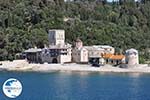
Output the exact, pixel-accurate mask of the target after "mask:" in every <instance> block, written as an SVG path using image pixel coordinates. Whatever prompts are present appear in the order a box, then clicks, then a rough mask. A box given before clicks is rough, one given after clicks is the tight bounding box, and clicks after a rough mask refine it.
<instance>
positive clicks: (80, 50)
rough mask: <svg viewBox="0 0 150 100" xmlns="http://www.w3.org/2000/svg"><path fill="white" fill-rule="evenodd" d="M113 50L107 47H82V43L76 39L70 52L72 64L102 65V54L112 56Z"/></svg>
mask: <svg viewBox="0 0 150 100" xmlns="http://www.w3.org/2000/svg"><path fill="white" fill-rule="evenodd" d="M114 52H115V49H114V48H113V47H111V46H108V45H94V46H83V42H82V41H81V40H80V39H77V40H76V42H75V48H74V49H73V50H72V58H73V61H74V62H77V63H79V62H80V63H82V62H90V63H99V64H104V63H105V61H104V59H103V55H104V54H114ZM83 58H84V59H83Z"/></svg>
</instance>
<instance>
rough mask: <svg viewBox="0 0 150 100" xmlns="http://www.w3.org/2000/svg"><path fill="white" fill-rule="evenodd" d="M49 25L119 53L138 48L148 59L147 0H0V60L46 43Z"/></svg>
mask: <svg viewBox="0 0 150 100" xmlns="http://www.w3.org/2000/svg"><path fill="white" fill-rule="evenodd" d="M49 29H64V30H65V31H66V41H67V42H69V43H73V41H74V40H75V39H76V38H77V37H80V38H81V39H82V40H83V42H84V45H93V44H104V45H105V44H106V45H111V46H113V47H115V48H116V51H117V52H118V53H122V52H123V51H124V50H126V49H127V48H136V49H138V50H139V51H140V56H141V58H140V59H141V61H143V62H144V61H146V60H149V59H150V1H148V0H141V1H138V2H135V1H133V0H119V1H117V2H107V0H70V1H69V0H65V2H64V1H63V0H0V60H6V59H9V60H12V59H15V55H16V54H17V53H20V52H22V51H23V50H25V49H28V48H31V47H34V46H37V47H39V48H42V47H43V46H44V45H45V44H47V45H48V38H47V32H48V30H49Z"/></svg>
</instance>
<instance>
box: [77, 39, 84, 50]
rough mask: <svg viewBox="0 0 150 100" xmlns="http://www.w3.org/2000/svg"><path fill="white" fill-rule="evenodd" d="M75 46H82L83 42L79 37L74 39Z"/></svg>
mask: <svg viewBox="0 0 150 100" xmlns="http://www.w3.org/2000/svg"><path fill="white" fill-rule="evenodd" d="M75 47H76V48H77V49H81V48H82V47H83V42H82V41H81V40H80V39H79V38H77V39H76V42H75Z"/></svg>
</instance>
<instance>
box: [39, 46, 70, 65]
mask: <svg viewBox="0 0 150 100" xmlns="http://www.w3.org/2000/svg"><path fill="white" fill-rule="evenodd" d="M41 58H42V62H48V63H67V62H71V45H69V44H68V45H64V46H63V47H60V46H59V45H57V46H56V45H55V46H50V47H49V48H44V49H42V53H41Z"/></svg>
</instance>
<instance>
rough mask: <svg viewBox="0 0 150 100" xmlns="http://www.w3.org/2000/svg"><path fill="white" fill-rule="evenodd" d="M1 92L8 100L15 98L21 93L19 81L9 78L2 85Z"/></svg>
mask: <svg viewBox="0 0 150 100" xmlns="http://www.w3.org/2000/svg"><path fill="white" fill-rule="evenodd" d="M3 92H4V94H5V95H6V96H7V97H9V98H16V97H18V96H19V95H20V94H21V92H22V85H21V83H20V81H19V80H17V79H15V78H10V79H8V80H6V81H5V82H4V84H3Z"/></svg>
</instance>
